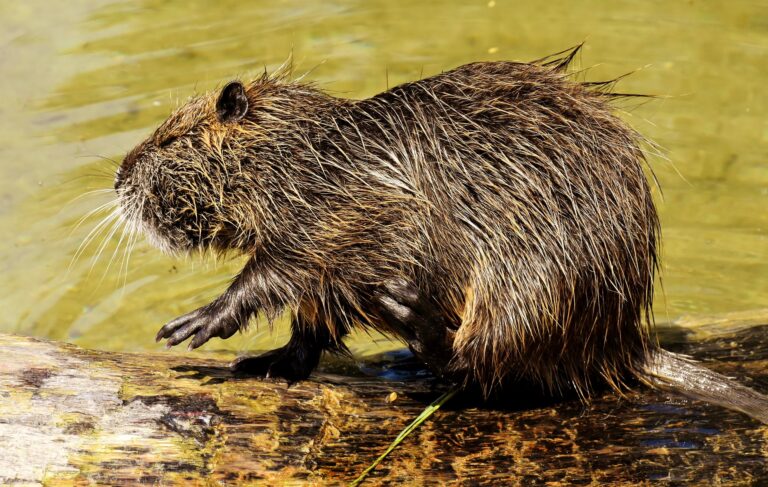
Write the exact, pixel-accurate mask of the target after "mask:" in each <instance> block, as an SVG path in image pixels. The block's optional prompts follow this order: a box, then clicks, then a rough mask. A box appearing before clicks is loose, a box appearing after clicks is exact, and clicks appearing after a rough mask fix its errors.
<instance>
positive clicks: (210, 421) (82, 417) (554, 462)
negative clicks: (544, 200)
mask: <svg viewBox="0 0 768 487" xmlns="http://www.w3.org/2000/svg"><path fill="white" fill-rule="evenodd" d="M680 336H681V337H682V334H680ZM766 345H768V326H757V327H752V328H748V329H745V330H741V331H740V332H739V333H737V334H736V335H733V336H714V337H712V338H709V339H707V340H704V341H701V342H699V343H687V342H685V340H683V339H681V340H679V341H678V343H673V344H671V346H668V348H673V349H675V350H676V351H682V352H684V353H689V354H691V355H693V356H695V357H696V358H698V359H700V360H703V361H704V362H706V364H707V366H709V367H711V368H713V369H715V370H717V371H719V372H721V373H725V374H727V375H730V376H734V377H736V378H737V379H738V380H740V381H741V382H742V383H745V384H747V385H749V386H751V387H754V388H756V389H758V390H761V391H763V392H765V391H767V390H768V346H766ZM0 356H2V358H3V359H2V363H0V397H1V398H2V399H1V400H0V451H1V452H2V455H0V483H2V484H9V483H22V484H31V485H34V484H45V485H71V484H94V483H95V484H105V485H135V484H137V483H150V484H163V485H167V484H175V483H183V484H184V485H211V484H213V485H216V484H222V485H242V484H266V485H303V484H313V485H326V484H328V485H338V484H344V483H346V482H349V481H351V480H353V479H354V478H355V477H356V476H357V475H358V474H359V473H360V472H361V471H362V470H363V469H365V467H366V466H368V465H369V464H370V463H371V462H372V461H373V460H374V459H375V458H376V457H377V456H378V455H379V454H380V453H381V452H382V451H383V450H384V449H385V448H386V447H387V446H388V444H389V443H390V442H391V441H392V439H394V438H395V436H397V434H398V433H399V432H400V430H401V429H402V428H403V427H404V426H406V425H407V424H408V423H409V422H410V421H411V420H412V419H413V418H414V417H415V416H417V415H418V414H419V413H420V412H421V411H422V409H423V408H424V407H425V406H426V405H427V404H429V403H430V402H431V401H432V400H434V399H435V398H436V397H437V396H438V395H439V394H440V393H441V392H443V391H444V390H445V389H444V386H443V388H441V386H440V385H439V384H437V383H435V382H434V380H431V379H429V378H419V379H416V380H385V379H382V378H379V377H366V376H361V374H339V373H338V372H339V371H343V370H352V371H356V370H358V368H357V367H356V366H355V364H354V363H352V362H351V361H347V362H346V363H345V362H337V363H333V362H327V361H326V362H325V363H326V366H325V372H320V373H317V374H315V375H314V376H313V377H312V378H311V379H310V380H307V381H304V382H301V383H298V384H295V385H292V386H290V387H289V386H287V385H286V384H284V383H277V382H269V381H264V380H259V379H254V378H242V377H235V376H233V375H232V374H231V373H230V371H229V369H228V368H227V366H226V363H224V362H222V361H217V360H206V359H199V358H191V357H185V356H183V355H172V354H162V353H107V352H98V351H92V350H84V349H81V348H78V347H75V346H73V345H68V344H64V343H56V342H51V341H46V340H41V339H35V338H29V337H22V336H11V335H0ZM388 363H389V364H390V365H391V363H392V362H391V360H389V362H388ZM329 364H330V365H329ZM368 365H369V368H373V369H375V368H376V366H377V365H376V362H373V361H372V362H369V363H368ZM333 371H336V373H333ZM394 375H396V374H394ZM406 375H407V374H406ZM422 375H423V374H416V376H418V377H421V376H422ZM412 376H413V375H412ZM526 397H527V393H524V392H520V393H519V394H517V395H516V394H513V393H511V394H510V400H509V401H508V402H507V404H506V405H504V406H499V405H494V406H493V407H487V406H486V407H483V406H480V405H478V404H475V403H473V402H472V399H473V398H469V397H461V396H457V397H456V398H454V400H452V401H451V402H450V403H449V404H447V405H446V407H445V408H444V409H443V410H440V411H439V412H438V413H437V414H436V415H435V416H433V417H432V418H430V419H429V420H428V421H427V422H425V423H424V424H423V425H422V426H421V427H420V428H419V429H418V430H417V431H416V432H415V433H414V434H413V435H412V436H410V437H409V438H407V439H406V440H405V441H404V443H403V444H402V445H401V447H400V448H398V449H397V450H395V451H394V452H393V453H392V454H391V455H390V456H389V457H388V458H387V459H386V460H385V461H384V462H383V463H382V464H381V465H380V466H379V467H378V468H377V469H376V470H375V471H374V472H373V473H372V474H371V475H370V476H369V478H368V479H367V480H366V483H365V485H384V484H394V485H400V484H408V485H411V484H416V485H420V484H433V483H439V484H442V483H461V484H470V485H500V484H505V485H510V484H512V485H515V484H517V485H587V484H590V485H604V484H611V485H634V484H637V483H650V482H657V481H661V482H662V483H671V484H679V483H692V484H696V485H708V484H715V483H722V484H746V483H752V482H756V483H759V482H760V480H759V479H763V481H765V479H768V462H766V460H767V457H768V428H766V426H764V425H761V424H759V423H757V422H755V421H753V420H751V419H749V418H747V417H746V416H743V415H741V414H739V413H736V412H732V411H726V410H723V409H720V408H718V407H714V406H709V405H706V404H702V403H698V402H694V401H689V400H686V399H684V398H682V397H677V396H674V395H668V394H665V393H661V392H656V391H650V390H647V389H642V388H639V389H638V390H637V391H634V392H632V393H630V394H628V395H627V396H626V397H624V398H620V397H617V396H616V395H614V394H611V393H605V394H603V395H601V396H600V397H597V398H595V399H594V400H593V401H591V403H589V404H583V403H581V402H579V401H577V400H563V401H560V402H554V403H552V402H550V403H546V402H544V403H541V402H539V403H534V404H533V405H531V404H526V401H521V400H522V399H526Z"/></svg>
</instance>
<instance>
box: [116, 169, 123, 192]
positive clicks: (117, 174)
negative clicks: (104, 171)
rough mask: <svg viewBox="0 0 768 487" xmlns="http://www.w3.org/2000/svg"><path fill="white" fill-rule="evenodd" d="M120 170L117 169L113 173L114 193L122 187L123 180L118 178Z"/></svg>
mask: <svg viewBox="0 0 768 487" xmlns="http://www.w3.org/2000/svg"><path fill="white" fill-rule="evenodd" d="M121 169H122V168H118V169H117V173H115V191H117V190H118V189H120V186H122V185H123V178H121V177H120V170H121Z"/></svg>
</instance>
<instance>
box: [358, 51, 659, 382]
mask: <svg viewBox="0 0 768 487" xmlns="http://www.w3.org/2000/svg"><path fill="white" fill-rule="evenodd" d="M356 109H357V110H359V111H360V113H363V114H365V115H366V116H367V117H368V120H367V121H366V122H367V123H363V124H362V126H363V127H367V130H375V131H380V133H379V134H377V137H371V138H372V139H374V140H381V139H382V138H383V139H385V140H386V141H387V144H386V147H387V153H386V154H384V155H383V156H382V158H384V159H387V158H388V159H389V160H388V161H387V163H388V164H391V165H392V166H393V167H394V168H395V169H394V176H393V177H399V178H401V179H402V181H403V182H404V183H405V184H407V185H408V188H409V190H411V191H412V193H413V196H414V198H415V199H417V200H419V201H422V202H423V203H422V206H421V207H420V208H419V211H414V212H412V213H411V214H409V217H410V218H413V219H414V221H411V222H409V224H408V225H404V226H403V228H406V229H408V231H407V232H404V234H403V235H402V238H403V240H402V245H403V253H406V252H405V250H406V249H413V248H414V247H416V248H417V250H416V251H417V252H418V251H421V252H422V253H423V255H420V256H418V257H417V260H419V261H420V262H422V263H424V266H423V267H422V268H420V269H416V270H415V271H414V272H415V273H416V274H417V275H418V280H419V281H420V283H419V284H420V285H421V286H422V287H423V288H426V289H428V290H429V291H428V292H429V293H430V294H432V295H433V296H435V297H436V299H437V300H438V301H439V302H440V303H441V305H442V306H443V307H444V309H445V310H446V313H447V314H448V315H450V316H452V317H453V318H454V322H455V327H457V328H458V331H457V333H456V340H455V342H454V350H455V358H454V366H455V367H456V368H458V369H461V370H464V371H466V372H467V373H468V374H469V376H470V378H472V379H475V380H477V381H479V382H480V383H481V384H482V385H483V386H484V387H486V388H490V387H491V386H492V385H493V384H495V383H498V382H502V381H504V380H505V379H509V378H515V377H518V378H524V379H532V380H535V381H541V382H543V383H544V384H546V385H548V386H549V387H550V388H560V387H563V386H564V387H574V386H575V388H576V389H577V390H579V391H583V392H587V391H588V389H589V388H590V383H591V381H592V380H593V379H595V378H596V377H599V378H601V379H604V380H607V381H608V382H609V383H611V384H614V385H619V384H620V383H621V381H622V380H623V379H624V378H625V376H626V375H627V374H628V373H629V372H631V371H632V368H633V367H634V366H635V364H636V363H638V362H643V361H644V360H645V356H646V352H647V348H648V344H647V342H648V326H647V321H645V320H644V319H643V317H642V316H641V314H642V313H643V312H649V307H650V303H651V299H652V296H651V293H652V285H653V278H654V270H655V266H656V241H657V232H658V219H657V215H656V212H655V209H654V206H653V202H652V199H651V192H650V188H649V185H648V183H647V180H646V176H645V174H644V172H643V164H644V158H643V153H642V151H641V149H640V148H639V146H638V141H639V137H638V136H637V134H636V133H635V132H634V131H632V130H631V129H629V128H628V127H627V126H626V125H625V124H624V123H623V122H622V121H621V120H620V119H618V118H617V117H616V116H615V115H613V114H612V113H611V108H610V106H609V104H608V97H607V96H606V95H605V94H604V93H602V92H601V91H598V90H594V89H591V88H590V87H589V86H587V85H584V84H580V83H577V82H574V81H572V80H571V79H570V77H569V76H567V75H566V74H565V73H563V72H562V71H561V70H559V69H556V68H553V67H548V66H541V65H536V64H520V63H510V62H497V63H475V64H470V65H465V66H462V67H460V68H457V69H455V70H453V71H449V72H446V73H443V74H441V75H438V76H435V77H432V78H428V79H425V80H422V81H417V82H414V83H409V84H406V85H402V86H400V87H397V88H394V89H393V90H390V91H388V92H386V93H383V94H382V95H379V96H376V97H374V98H371V99H369V100H365V101H363V102H359V103H358V104H357V106H356ZM366 116H363V117H360V118H361V119H362V120H365V119H366ZM398 172H399V173H398ZM413 229H418V230H419V231H418V232H414V231H413Z"/></svg>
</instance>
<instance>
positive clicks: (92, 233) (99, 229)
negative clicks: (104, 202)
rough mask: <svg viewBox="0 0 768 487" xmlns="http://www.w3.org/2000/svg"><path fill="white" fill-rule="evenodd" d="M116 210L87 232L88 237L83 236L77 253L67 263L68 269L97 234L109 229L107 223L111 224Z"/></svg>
mask: <svg viewBox="0 0 768 487" xmlns="http://www.w3.org/2000/svg"><path fill="white" fill-rule="evenodd" d="M116 211H117V210H116V209H115V210H112V212H111V213H110V214H108V215H106V216H105V217H104V218H103V219H102V220H101V221H100V222H99V223H98V224H97V225H96V226H94V227H93V228H92V229H91V231H90V232H88V235H86V236H85V238H84V239H83V241H82V242H81V243H80V245H79V246H78V247H77V251H75V255H74V256H73V257H72V261H71V262H70V263H69V269H70V270H71V269H72V266H73V265H74V264H75V262H76V261H77V260H78V259H79V258H80V257H82V254H83V252H85V249H86V248H87V247H88V246H89V245H90V243H91V242H92V241H93V239H94V238H96V236H97V235H98V234H100V233H101V232H102V231H103V230H104V228H107V227H109V223H110V222H112V221H113V220H114V218H115V213H116Z"/></svg>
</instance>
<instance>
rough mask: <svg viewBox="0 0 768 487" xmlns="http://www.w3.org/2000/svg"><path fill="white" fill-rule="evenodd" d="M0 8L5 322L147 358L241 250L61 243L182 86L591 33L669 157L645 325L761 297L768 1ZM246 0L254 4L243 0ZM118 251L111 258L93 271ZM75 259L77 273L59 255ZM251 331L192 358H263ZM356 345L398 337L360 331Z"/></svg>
mask: <svg viewBox="0 0 768 487" xmlns="http://www.w3.org/2000/svg"><path fill="white" fill-rule="evenodd" d="M535 3H536V5H534V2H530V3H517V2H514V3H513V2H506V1H503V0H497V1H495V2H491V3H489V2H488V1H487V0H484V1H476V2H473V1H455V2H446V1H444V2H437V1H433V2H423V3H416V2H403V1H394V0H387V1H378V0H377V1H371V0H360V1H345V2H322V3H321V2H316V3H311V2H303V1H293V2H274V1H269V2H266V1H265V2H242V1H220V2H202V1H196V2H187V1H154V0H147V1H138V2H114V1H98V0H96V1H87V2H85V1H68V2H55V3H54V2H43V1H39V0H38V1H30V2H2V3H0V73H2V76H0V235H1V236H2V238H0V265H1V266H2V277H3V279H2V281H0V303H1V305H2V307H1V308H0V309H2V311H3V315H2V319H0V331H3V332H15V333H23V334H30V335H35V336H42V337H49V338H54V339H58V340H66V341H71V342H74V343H77V344H80V345H84V346H88V347H93V348H100V349H111V350H154V349H159V348H160V346H159V345H156V344H155V343H154V341H153V336H154V333H155V331H156V330H157V328H158V327H159V326H160V325H161V324H162V323H163V322H165V321H166V320H168V319H171V318H173V317H175V316H177V315H179V314H181V313H183V312H186V311H189V310H191V309H193V308H195V307H197V306H200V305H202V304H204V303H206V302H207V301H209V300H210V299H212V298H213V297H214V296H216V295H217V294H218V293H219V292H221V290H223V288H224V287H225V286H226V281H227V279H229V278H230V276H232V274H233V273H234V272H236V271H237V267H238V263H239V262H238V261H231V262H219V263H216V262H210V261H202V260H201V259H199V258H197V257H194V258H192V257H191V258H189V259H187V260H182V261H177V260H172V259H170V258H168V257H165V256H163V255H161V254H160V252H159V251H157V250H155V249H153V248H151V247H149V246H148V245H147V244H145V243H143V242H139V243H138V244H137V245H136V246H135V248H134V250H133V252H132V253H131V255H130V260H129V262H126V259H125V258H124V253H123V249H124V248H125V245H123V246H121V247H120V248H118V250H117V251H116V250H115V249H116V244H117V242H118V240H119V236H117V235H116V236H113V237H112V238H111V239H107V240H106V245H105V247H104V249H103V252H102V255H101V258H100V259H98V260H96V261H94V256H95V254H96V253H97V251H98V248H99V244H100V243H101V242H102V240H101V239H99V240H97V241H96V243H95V244H94V245H92V246H89V247H87V248H86V249H85V252H84V255H83V256H82V257H81V258H80V259H78V260H76V261H74V263H72V258H73V255H74V253H75V251H76V249H77V248H78V246H79V245H80V243H81V242H82V241H83V240H84V238H85V237H86V235H87V234H88V232H89V231H90V230H91V229H92V228H93V227H94V226H95V225H96V223H97V222H98V218H92V219H88V220H86V221H85V222H84V223H83V225H81V226H80V227H78V228H75V223H76V222H77V221H78V219H79V218H80V217H82V216H83V215H84V214H86V213H87V212H88V211H89V210H90V209H93V208H96V207H97V206H98V205H100V204H102V203H104V202H106V201H108V200H109V198H110V197H111V196H110V195H109V194H92V195H89V196H85V197H82V198H79V199H76V198H77V197H78V196H80V195H83V194H84V193H85V192H87V191H89V190H93V189H98V188H109V187H111V184H112V180H111V173H112V171H113V165H112V164H111V163H110V162H109V161H108V160H107V159H114V160H117V161H119V160H120V158H121V157H122V154H124V153H125V152H126V151H127V150H129V149H130V148H131V147H132V146H133V145H134V144H136V143H137V142H139V141H140V140H141V139H142V138H143V137H144V136H145V135H147V133H148V132H149V131H150V130H151V129H152V128H153V126H155V125H156V124H157V123H158V122H160V121H161V120H162V119H163V118H164V117H165V116H166V115H167V114H168V113H169V111H170V110H171V109H172V108H173V107H175V106H176V105H177V103H179V102H180V101H183V100H184V99H186V97H187V96H189V95H191V94H193V93H196V92H200V91H203V90H206V89H210V88H212V87H215V86H217V85H221V83H223V82H224V81H225V80H227V79H230V78H232V77H234V76H243V77H248V76H251V75H256V74H258V73H260V72H261V71H262V70H263V69H264V66H267V67H269V68H274V67H276V66H277V65H279V64H280V63H282V62H283V61H284V60H285V59H286V58H287V57H288V56H289V54H290V53H291V52H293V57H294V60H295V67H296V73H297V74H303V73H306V72H309V74H308V75H307V77H308V79H311V80H314V81H316V82H318V83H319V84H320V85H321V86H322V87H323V88H325V89H327V90H329V91H331V92H333V93H334V94H337V95H339V96H347V97H365V96H369V95H372V94H374V93H376V92H378V91H381V90H385V89H386V88H387V86H393V85H395V84H397V83H401V82H404V81H408V80H413V79H417V78H419V77H421V76H426V75H430V74H434V73H437V72H440V71H441V70H444V69H448V68H451V67H454V66H457V65H459V64H462V63H466V62H470V61H477V60H493V59H514V60H530V59H534V58H537V57H541V56H544V55H546V54H549V53H552V52H555V51H559V50H562V49H564V48H566V47H569V46H572V45H574V44H577V43H579V42H581V41H584V40H586V42H587V43H586V46H585V48H584V50H583V53H582V55H581V56H580V58H579V59H578V60H577V65H578V66H579V67H581V68H589V69H588V70H587V71H586V73H584V74H583V75H582V76H585V77H586V78H588V79H591V80H600V79H606V78H611V77H614V76H616V75H620V74H623V73H626V72H629V71H635V70H638V69H639V71H638V72H636V73H635V74H633V75H632V76H630V77H628V78H627V79H626V80H625V81H623V82H622V84H621V85H620V88H621V89H622V90H624V91H630V92H640V93H651V94H656V95H660V97H659V98H658V99H656V100H653V101H650V102H648V103H644V104H632V103H629V104H624V105H623V108H624V109H625V111H626V113H625V116H626V118H627V120H628V121H629V122H630V123H631V124H632V125H634V126H635V127H636V128H637V129H638V130H640V131H641V132H643V133H644V134H646V135H647V136H649V137H650V138H652V139H654V140H655V141H656V142H657V143H658V144H659V145H660V146H661V147H662V148H663V152H664V154H665V157H666V158H667V159H668V161H665V160H664V159H662V158H658V157H657V158H654V159H653V161H652V163H653V166H654V168H655V170H656V173H657V175H658V177H659V180H660V182H661V186H662V188H663V192H664V197H663V200H662V199H661V198H659V199H658V202H659V206H660V211H661V214H662V222H663V232H664V264H663V276H664V287H663V292H662V288H661V286H659V287H658V290H659V291H658V293H657V300H656V307H655V310H656V314H657V317H658V319H659V321H670V320H674V319H677V318H679V317H681V316H684V315H692V316H698V315H708V314H716V315H720V314H723V313H728V312H734V311H746V312H748V313H747V314H749V313H751V312H753V311H754V312H756V313H758V312H759V311H757V310H760V309H764V308H766V307H768V211H766V210H768V96H766V91H765V86H766V82H767V81H768V4H767V3H766V2H750V1H744V0H738V1H721V2H699V1H684V2H681V1H674V2H672V1H656V2H652V1H648V2H635V1H616V2H602V1H586V2H563V1H550V2H535ZM244 4H247V5H244ZM110 262H112V264H111V266H109V268H108V264H109V263H110ZM70 264H71V265H70ZM284 339H285V323H278V325H277V326H276V329H275V331H274V333H271V334H270V333H269V330H268V327H267V326H266V325H264V324H260V325H259V326H258V327H256V326H254V327H253V328H252V329H251V331H250V333H248V334H247V335H244V336H238V337H234V338H233V339H230V340H228V341H226V342H223V341H219V340H215V341H212V342H211V343H209V344H208V345H206V347H204V350H203V351H202V352H199V353H211V351H222V350H224V351H230V352H231V351H240V350H245V349H265V348H270V347H273V346H276V345H279V344H280V342H281V341H282V340H284ZM351 342H352V349H353V351H356V352H358V353H367V352H371V351H374V350H381V349H382V348H386V347H391V346H393V345H392V343H390V342H387V341H386V340H383V339H382V338H381V337H369V336H366V335H357V336H355V337H353V339H352V341H351Z"/></svg>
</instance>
